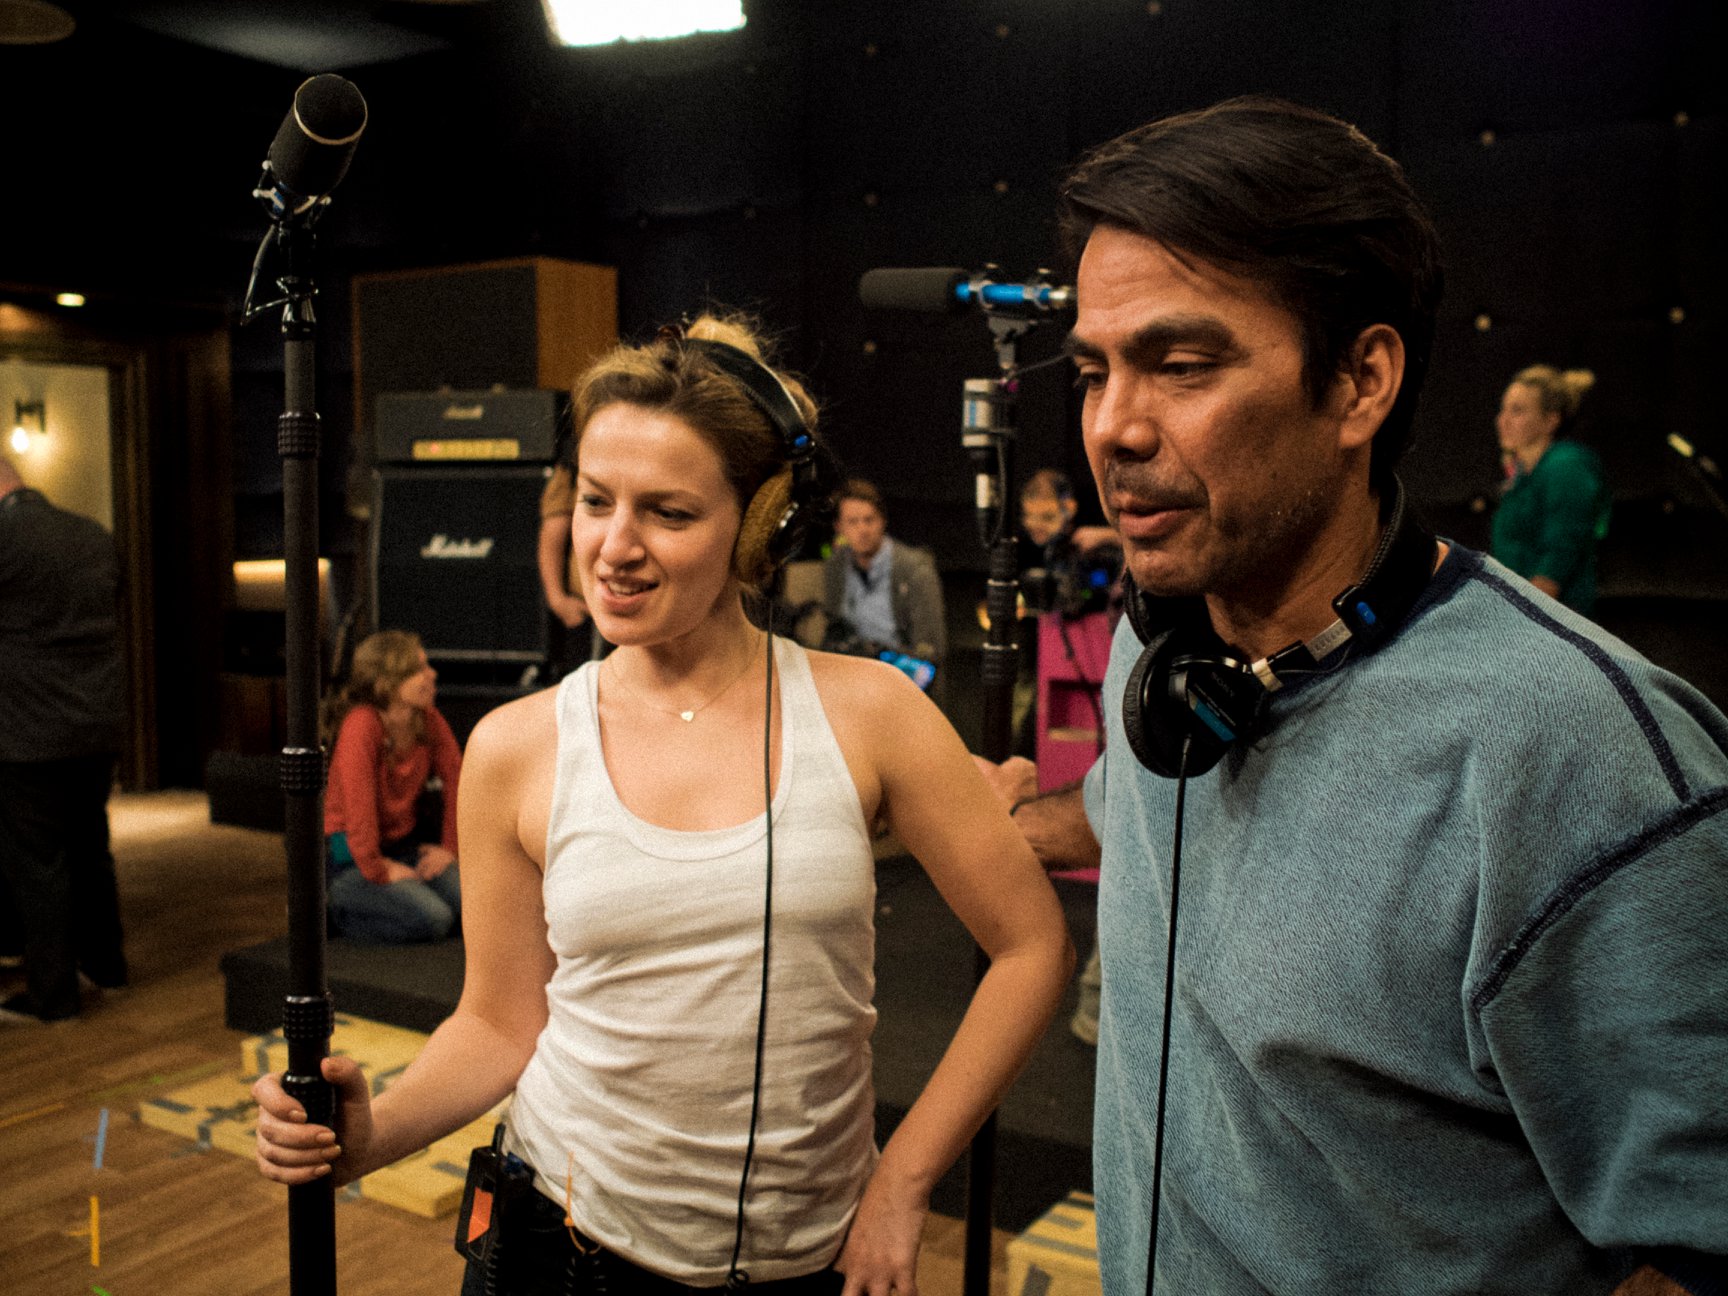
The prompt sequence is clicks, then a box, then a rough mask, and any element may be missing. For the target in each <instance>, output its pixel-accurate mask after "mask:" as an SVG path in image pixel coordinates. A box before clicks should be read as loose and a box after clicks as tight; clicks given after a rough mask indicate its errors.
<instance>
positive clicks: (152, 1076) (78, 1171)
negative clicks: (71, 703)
mask: <svg viewBox="0 0 1728 1296" xmlns="http://www.w3.org/2000/svg"><path fill="white" fill-rule="evenodd" d="M110 817H111V821H112V824H113V830H114V854H115V858H116V861H117V863H118V868H119V875H120V889H121V904H122V909H123V914H124V918H125V922H126V929H127V955H128V957H129V958H130V959H131V961H132V976H133V988H132V989H130V990H129V991H127V992H125V993H124V994H122V995H110V996H108V997H106V998H105V999H103V1000H101V1001H93V1002H92V1003H90V1004H89V1005H87V1008H86V1011H85V1013H84V1015H83V1017H81V1018H80V1019H79V1020H77V1021H74V1022H66V1023H60V1024H56V1025H52V1026H0V1166H3V1167H4V1174H3V1175H0V1221H4V1223H3V1224H0V1293H4V1294H5V1296H88V1294H89V1293H91V1292H94V1291H100V1292H105V1293H108V1296H251V1294H253V1293H259V1294H262V1293H281V1292H285V1291H287V1283H288V1245H287V1222H286V1221H287V1210H286V1205H285V1203H286V1196H285V1193H284V1191H283V1190H282V1189H280V1188H278V1187H276V1186H275V1185H273V1184H270V1183H268V1182H266V1181H265V1180H264V1179H263V1178H262V1177H261V1176H259V1175H258V1173H257V1172H256V1170H254V1169H253V1167H252V1165H251V1163H250V1162H246V1161H242V1160H240V1159H239V1158H237V1157H234V1156H232V1155H230V1154H228V1153H224V1152H218V1151H210V1152H202V1153H200V1152H198V1151H196V1150H195V1149H194V1148H192V1146H191V1145H190V1144H188V1143H186V1142H184V1141H183V1140H180V1139H177V1138H175V1137H173V1136H172V1135H169V1134H165V1133H162V1132H159V1131H157V1130H153V1129H150V1128H148V1127H146V1126H144V1125H141V1124H140V1123H139V1122H138V1121H137V1119H136V1112H137V1107H138V1101H139V1099H140V1098H142V1097H145V1096H148V1095H152V1094H155V1093H159V1092H161V1091H163V1090H165V1089H168V1088H172V1087H174V1086H175V1085H176V1084H183V1083H187V1082H189V1081H191V1080H193V1079H196V1078H199V1077H201V1076H203V1075H211V1074H217V1073H219V1072H222V1071H225V1070H237V1069H238V1063H239V1040H240V1036H239V1035H238V1034H237V1033H236V1032H234V1031H230V1030H228V1029H227V1028H226V1027H224V1026H223V1024H222V978H221V974H220V972H219V971H218V968H217V961H218V959H220V958H221V956H222V955H223V954H224V953H225V952H227V951H228V950H231V949H234V948H237V947H239V946H242V945H246V944H250V943H252V942H254V941H259V940H264V939H268V938H270V937H272V936H276V935H280V934H281V932H282V931H283V930H284V928H285V926H286V920H285V905H286V902H285V899H284V894H285V893H284V881H283V879H284V870H285V862H284V858H283V852H282V844H281V839H280V838H279V837H278V836H276V835H274V834H268V833H261V832H256V831H253V830H250V829H244V828H229V827H221V826H213V825H211V824H210V823H209V819H208V811H207V806H206V802H205V800H204V798H203V796H202V795H201V794H198V793H189V792H165V793H151V794H144V795H126V796H117V797H116V798H115V799H114V801H113V803H112V805H111V816H110ZM14 975H15V974H13V973H9V972H0V993H10V991H11V989H12V988H14V986H13V983H12V981H11V980H9V979H8V978H11V977H13V976H14ZM104 1110H106V1111H107V1113H108V1125H107V1132H106V1137H105V1138H104V1139H103V1140H102V1145H101V1151H102V1163H101V1166H100V1168H97V1166H96V1152H97V1134H98V1130H99V1128H100V1126H101V1120H102V1113H103V1111H104ZM93 1201H94V1203H95V1212H96V1236H95V1238H94V1239H93V1238H92V1236H91V1222H92V1202H93ZM336 1227H337V1270H338V1280H339V1284H340V1290H341V1291H342V1292H343V1293H344V1296H386V1294H388V1296H402V1294H403V1293H415V1294H417V1296H418V1294H419V1293H430V1294H437V1293H448V1294H449V1296H454V1293H455V1292H456V1290H457V1288H458V1287H459V1286H460V1283H461V1262H460V1260H459V1259H458V1258H457V1256H456V1254H455V1252H454V1250H452V1248H451V1244H450V1236H451V1229H452V1227H453V1221H452V1219H449V1218H446V1219H442V1220H424V1219H420V1218H418V1217H416V1216H413V1215H409V1214H407V1213H406V1212H403V1211H400V1210H396V1209H394V1208H392V1207H388V1206H384V1205H381V1204H379V1203H376V1202H369V1201H363V1200H359V1199H343V1198H339V1200H338V1205H337V1212H336ZM93 1240H94V1241H96V1242H98V1243H99V1245H100V1252H99V1255H93V1254H92V1241H93ZM1007 1241H1008V1238H1007V1235H1006V1234H1003V1233H1001V1232H1000V1231H998V1233H997V1235H996V1238H995V1246H994V1252H995V1257H994V1264H993V1266H992V1269H993V1275H992V1287H993V1288H994V1289H995V1290H996V1291H998V1292H1000V1291H1002V1290H1004V1288H1005V1276H1004V1275H1005V1255H1004V1248H1005V1247H1006V1244H1007ZM961 1245H962V1226H961V1224H960V1223H959V1222H958V1221H956V1220H951V1219H945V1218H941V1217H933V1218H932V1220H931V1223H930V1226H929V1228H928V1230H927V1232H926V1235H925V1244H924V1252H923V1257H922V1260H921V1262H920V1267H919V1287H920V1289H921V1291H922V1292H923V1293H924V1296H959V1293H960V1291H961V1268H962V1266H961V1263H960V1254H961ZM94 1261H99V1263H93V1262H94Z"/></svg>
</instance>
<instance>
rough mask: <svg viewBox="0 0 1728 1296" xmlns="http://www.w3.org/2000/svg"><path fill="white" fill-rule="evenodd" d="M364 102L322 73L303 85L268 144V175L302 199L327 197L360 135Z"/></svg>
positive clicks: (351, 87)
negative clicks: (280, 126) (274, 177)
mask: <svg viewBox="0 0 1728 1296" xmlns="http://www.w3.org/2000/svg"><path fill="white" fill-rule="evenodd" d="M365 129H366V100H365V99H363V98H362V97H361V95H360V89H359V87H358V86H356V85H355V84H354V83H353V82H352V81H349V80H347V79H346V78H343V77H339V76H334V75H332V74H330V73H325V74H323V75H322V76H315V77H312V78H311V79H310V80H308V81H306V82H304V83H302V85H301V86H300V88H299V89H298V90H296V91H295V92H294V106H293V107H292V108H290V109H289V110H288V115H287V116H286V117H284V118H283V119H282V128H281V129H280V130H278V131H277V132H276V138H275V140H274V141H273V142H272V143H271V145H270V170H271V171H272V173H274V175H275V176H276V178H277V180H279V181H280V182H281V183H282V185H283V186H284V187H285V188H287V189H289V190H290V191H292V192H293V193H296V194H298V195H300V196H301V197H302V198H316V197H319V196H321V195H323V194H327V193H329V192H330V191H331V190H332V189H334V188H335V187H336V186H337V185H338V184H339V183H340V182H341V180H342V177H343V175H344V174H346V172H347V170H348V163H349V161H350V160H351V159H352V158H353V156H354V147H355V145H356V144H358V143H359V141H360V132H361V131H363V130H365Z"/></svg>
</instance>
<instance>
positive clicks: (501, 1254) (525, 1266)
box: [461, 1192, 845, 1296]
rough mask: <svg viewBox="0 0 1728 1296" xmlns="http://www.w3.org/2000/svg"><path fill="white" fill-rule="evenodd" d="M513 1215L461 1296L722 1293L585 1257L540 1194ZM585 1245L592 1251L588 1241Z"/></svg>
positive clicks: (785, 1288) (817, 1282)
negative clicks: (488, 1265) (489, 1268)
mask: <svg viewBox="0 0 1728 1296" xmlns="http://www.w3.org/2000/svg"><path fill="white" fill-rule="evenodd" d="M511 1209H512V1210H515V1211H517V1212H518V1213H517V1214H515V1215H512V1216H511V1217H510V1219H508V1220H507V1221H505V1222H503V1223H502V1224H500V1225H499V1238H498V1250H497V1253H496V1255H495V1257H494V1258H495V1260H496V1262H497V1263H496V1264H495V1265H494V1266H493V1269H494V1272H493V1274H491V1275H490V1281H488V1277H489V1276H488V1274H487V1273H486V1271H485V1269H484V1268H483V1267H482V1266H480V1265H478V1264H476V1263H474V1262H473V1261H470V1262H469V1264H468V1269H467V1272H466V1273H465V1274H464V1275H463V1278H462V1293H461V1296H602V1293H604V1294H605V1296H690V1293H695V1292H710V1293H718V1292H722V1291H724V1290H725V1289H724V1288H722V1287H690V1286H687V1285H685V1284H684V1283H680V1282H673V1281H672V1280H671V1279H670V1278H662V1277H660V1276H659V1275H658V1274H652V1273H649V1272H648V1271H647V1270H646V1269H643V1268H642V1267H641V1266H639V1265H633V1264H631V1263H630V1262H629V1261H628V1260H626V1259H625V1258H624V1257H623V1256H621V1255H615V1254H614V1253H612V1252H611V1251H606V1250H601V1251H599V1252H598V1253H597V1254H595V1255H592V1256H585V1255H583V1254H582V1253H581V1252H580V1251H578V1250H577V1249H576V1244H575V1242H573V1241H572V1240H571V1237H570V1231H569V1230H568V1229H566V1228H565V1227H564V1210H563V1208H562V1207H561V1206H559V1205H558V1203H556V1202H554V1201H552V1200H550V1199H549V1198H547V1197H546V1196H544V1195H543V1194H541V1193H538V1192H531V1193H529V1194H528V1197H527V1200H526V1201H525V1202H523V1203H522V1204H521V1205H519V1206H513V1207H512V1208H511ZM583 1245H584V1246H588V1247H592V1245H593V1244H592V1243H590V1242H588V1241H587V1239H586V1238H584V1239H583ZM844 1285H845V1279H844V1278H843V1277H842V1276H841V1275H840V1274H838V1273H836V1272H835V1271H834V1270H832V1269H824V1270H822V1271H821V1272H819V1273H813V1274H806V1275H804V1276H803V1277H800V1278H783V1279H779V1280H777V1281H774V1282H752V1283H751V1284H750V1285H749V1286H748V1287H746V1288H744V1290H745V1292H747V1293H749V1296H838V1294H839V1291H840V1289H841V1287H843V1286H844Z"/></svg>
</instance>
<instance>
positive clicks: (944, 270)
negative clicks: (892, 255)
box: [858, 266, 971, 311]
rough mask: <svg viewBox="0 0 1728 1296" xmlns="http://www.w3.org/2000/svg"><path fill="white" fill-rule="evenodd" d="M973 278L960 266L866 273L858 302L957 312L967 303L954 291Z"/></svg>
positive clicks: (875, 305) (881, 305)
mask: <svg viewBox="0 0 1728 1296" xmlns="http://www.w3.org/2000/svg"><path fill="white" fill-rule="evenodd" d="M970 278H971V276H970V275H969V274H968V273H967V272H966V271H965V270H962V269H961V268H960V267H959V266H915V267H910V268H904V269H901V268H896V269H884V270H866V271H865V272H864V277H863V278H862V279H860V280H859V281H858V299H859V300H860V301H861V302H863V303H864V304H865V305H866V306H872V307H886V308H888V309H891V310H915V311H958V310H963V309H965V306H966V303H965V301H964V300H962V299H961V297H960V296H959V294H958V293H956V292H955V289H956V288H958V287H959V286H960V285H961V284H963V283H966V282H967V281H968V280H969V279H970Z"/></svg>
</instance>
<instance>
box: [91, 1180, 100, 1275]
mask: <svg viewBox="0 0 1728 1296" xmlns="http://www.w3.org/2000/svg"><path fill="white" fill-rule="evenodd" d="M90 1267H91V1268H92V1269H100V1268H101V1267H102V1206H101V1204H100V1203H99V1202H98V1201H97V1200H96V1199H95V1198H94V1197H92V1198H91V1199H90Z"/></svg>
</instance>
